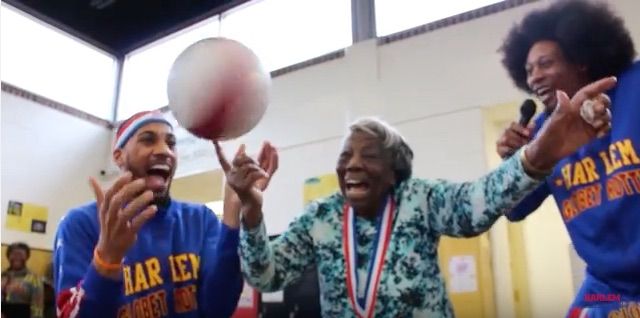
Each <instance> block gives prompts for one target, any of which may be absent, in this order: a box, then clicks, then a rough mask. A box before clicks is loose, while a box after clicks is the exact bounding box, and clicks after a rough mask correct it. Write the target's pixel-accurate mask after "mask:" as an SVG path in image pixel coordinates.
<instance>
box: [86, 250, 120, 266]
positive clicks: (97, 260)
mask: <svg viewBox="0 0 640 318" xmlns="http://www.w3.org/2000/svg"><path fill="white" fill-rule="evenodd" d="M93 263H94V264H95V265H96V266H97V267H99V268H100V269H103V270H105V271H116V270H120V268H121V266H122V264H121V263H118V264H113V263H107V262H105V261H104V260H103V259H102V258H100V255H99V254H98V249H97V248H96V249H94V250H93Z"/></svg>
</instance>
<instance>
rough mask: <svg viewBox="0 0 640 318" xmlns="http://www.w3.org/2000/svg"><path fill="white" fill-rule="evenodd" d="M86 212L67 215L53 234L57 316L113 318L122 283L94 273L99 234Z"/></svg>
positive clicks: (64, 317)
mask: <svg viewBox="0 0 640 318" xmlns="http://www.w3.org/2000/svg"><path fill="white" fill-rule="evenodd" d="M93 209H94V210H95V205H94V206H93ZM85 212H86V211H80V210H75V211H71V212H69V213H68V214H67V215H66V216H65V218H64V219H63V220H62V221H61V222H60V225H59V226H58V230H57V232H56V235H55V239H54V249H53V268H54V283H55V292H56V306H57V309H58V312H59V314H58V317H62V318H67V317H91V318H99V317H116V316H117V310H118V301H119V299H120V297H118V296H117V295H121V294H122V281H115V280H112V279H108V278H105V277H103V276H101V275H100V274H99V273H98V272H97V271H96V270H95V268H94V266H93V264H92V260H93V249H94V247H95V245H96V242H97V239H98V231H99V230H98V225H97V217H96V218H94V219H92V218H91V217H90V216H89V214H88V213H85ZM95 213H96V214H97V211H96V212H95Z"/></svg>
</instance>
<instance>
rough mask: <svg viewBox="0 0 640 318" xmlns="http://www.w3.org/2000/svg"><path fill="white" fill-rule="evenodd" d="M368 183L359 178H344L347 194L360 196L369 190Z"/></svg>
mask: <svg viewBox="0 0 640 318" xmlns="http://www.w3.org/2000/svg"><path fill="white" fill-rule="evenodd" d="M369 188H370V186H369V183H368V182H365V181H360V180H346V182H345V192H346V195H347V196H360V195H364V194H366V193H368V192H369Z"/></svg>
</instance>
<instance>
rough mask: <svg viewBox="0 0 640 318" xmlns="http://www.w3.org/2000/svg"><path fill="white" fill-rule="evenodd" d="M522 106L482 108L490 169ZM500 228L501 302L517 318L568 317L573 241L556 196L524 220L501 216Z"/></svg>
mask: <svg viewBox="0 0 640 318" xmlns="http://www.w3.org/2000/svg"><path fill="white" fill-rule="evenodd" d="M519 106H520V104H519V103H509V104H504V105H498V106H495V107H489V108H487V109H485V110H484V111H483V115H484V118H485V146H486V149H487V159H488V160H487V162H488V163H489V167H490V168H493V167H496V166H497V165H499V164H500V162H501V159H500V158H499V156H498V155H497V153H496V141H497V139H498V137H499V136H500V135H501V134H502V132H503V131H504V129H505V128H506V127H507V125H508V124H509V123H510V122H511V121H513V120H515V119H517V118H518V117H519ZM539 109H541V107H539ZM496 227H502V228H501V229H495V230H496V232H500V233H501V237H500V239H506V240H507V242H506V243H505V242H502V244H493V246H492V247H493V249H501V250H500V251H497V253H494V259H493V261H494V266H495V268H494V272H495V275H496V276H499V275H503V277H496V280H495V281H496V299H498V302H500V299H503V301H505V302H510V304H508V305H507V306H502V307H511V306H512V307H513V313H514V314H515V315H516V316H515V317H519V318H524V317H527V318H528V317H533V318H545V317H564V315H565V314H566V311H567V309H568V308H569V305H570V303H571V301H572V300H573V297H574V290H573V288H572V274H571V263H570V253H569V251H570V249H569V248H568V246H569V243H570V240H569V236H568V234H567V232H566V229H565V227H564V223H563V222H562V219H561V217H560V214H559V213H558V210H557V208H556V206H555V202H554V201H553V199H552V198H549V199H547V200H546V201H545V202H544V203H543V205H542V206H541V207H540V208H539V209H538V210H537V211H535V213H533V214H532V215H530V216H529V217H527V219H525V220H524V221H522V222H518V223H509V222H508V221H506V218H503V219H502V220H501V221H500V222H499V224H496V226H494V228H496ZM492 231H493V230H492ZM493 242H495V240H494V241H493ZM493 242H492V243H493ZM496 255H500V258H496ZM505 257H507V259H504V258H505ZM504 276H508V277H504ZM498 307H499V310H500V306H498ZM506 312H507V313H508V310H507V311H506ZM507 313H504V314H503V315H501V316H502V317H505V316H507Z"/></svg>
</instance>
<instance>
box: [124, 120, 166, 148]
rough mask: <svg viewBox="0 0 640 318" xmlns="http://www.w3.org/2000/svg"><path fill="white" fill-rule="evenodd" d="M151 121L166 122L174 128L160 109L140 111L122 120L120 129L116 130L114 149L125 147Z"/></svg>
mask: <svg viewBox="0 0 640 318" xmlns="http://www.w3.org/2000/svg"><path fill="white" fill-rule="evenodd" d="M150 123H164V124H167V125H169V126H170V127H171V128H173V126H172V125H171V123H170V122H169V121H168V120H167V119H166V118H164V116H163V115H162V113H161V112H159V111H144V112H139V113H137V114H135V115H133V116H131V117H129V118H128V119H127V120H125V121H124V122H122V124H121V125H120V127H118V130H117V131H116V139H115V141H114V143H113V149H120V148H122V147H124V145H126V144H127V141H129V139H131V137H132V136H133V135H135V133H136V131H138V129H140V128H141V127H142V126H144V125H146V124H150Z"/></svg>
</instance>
